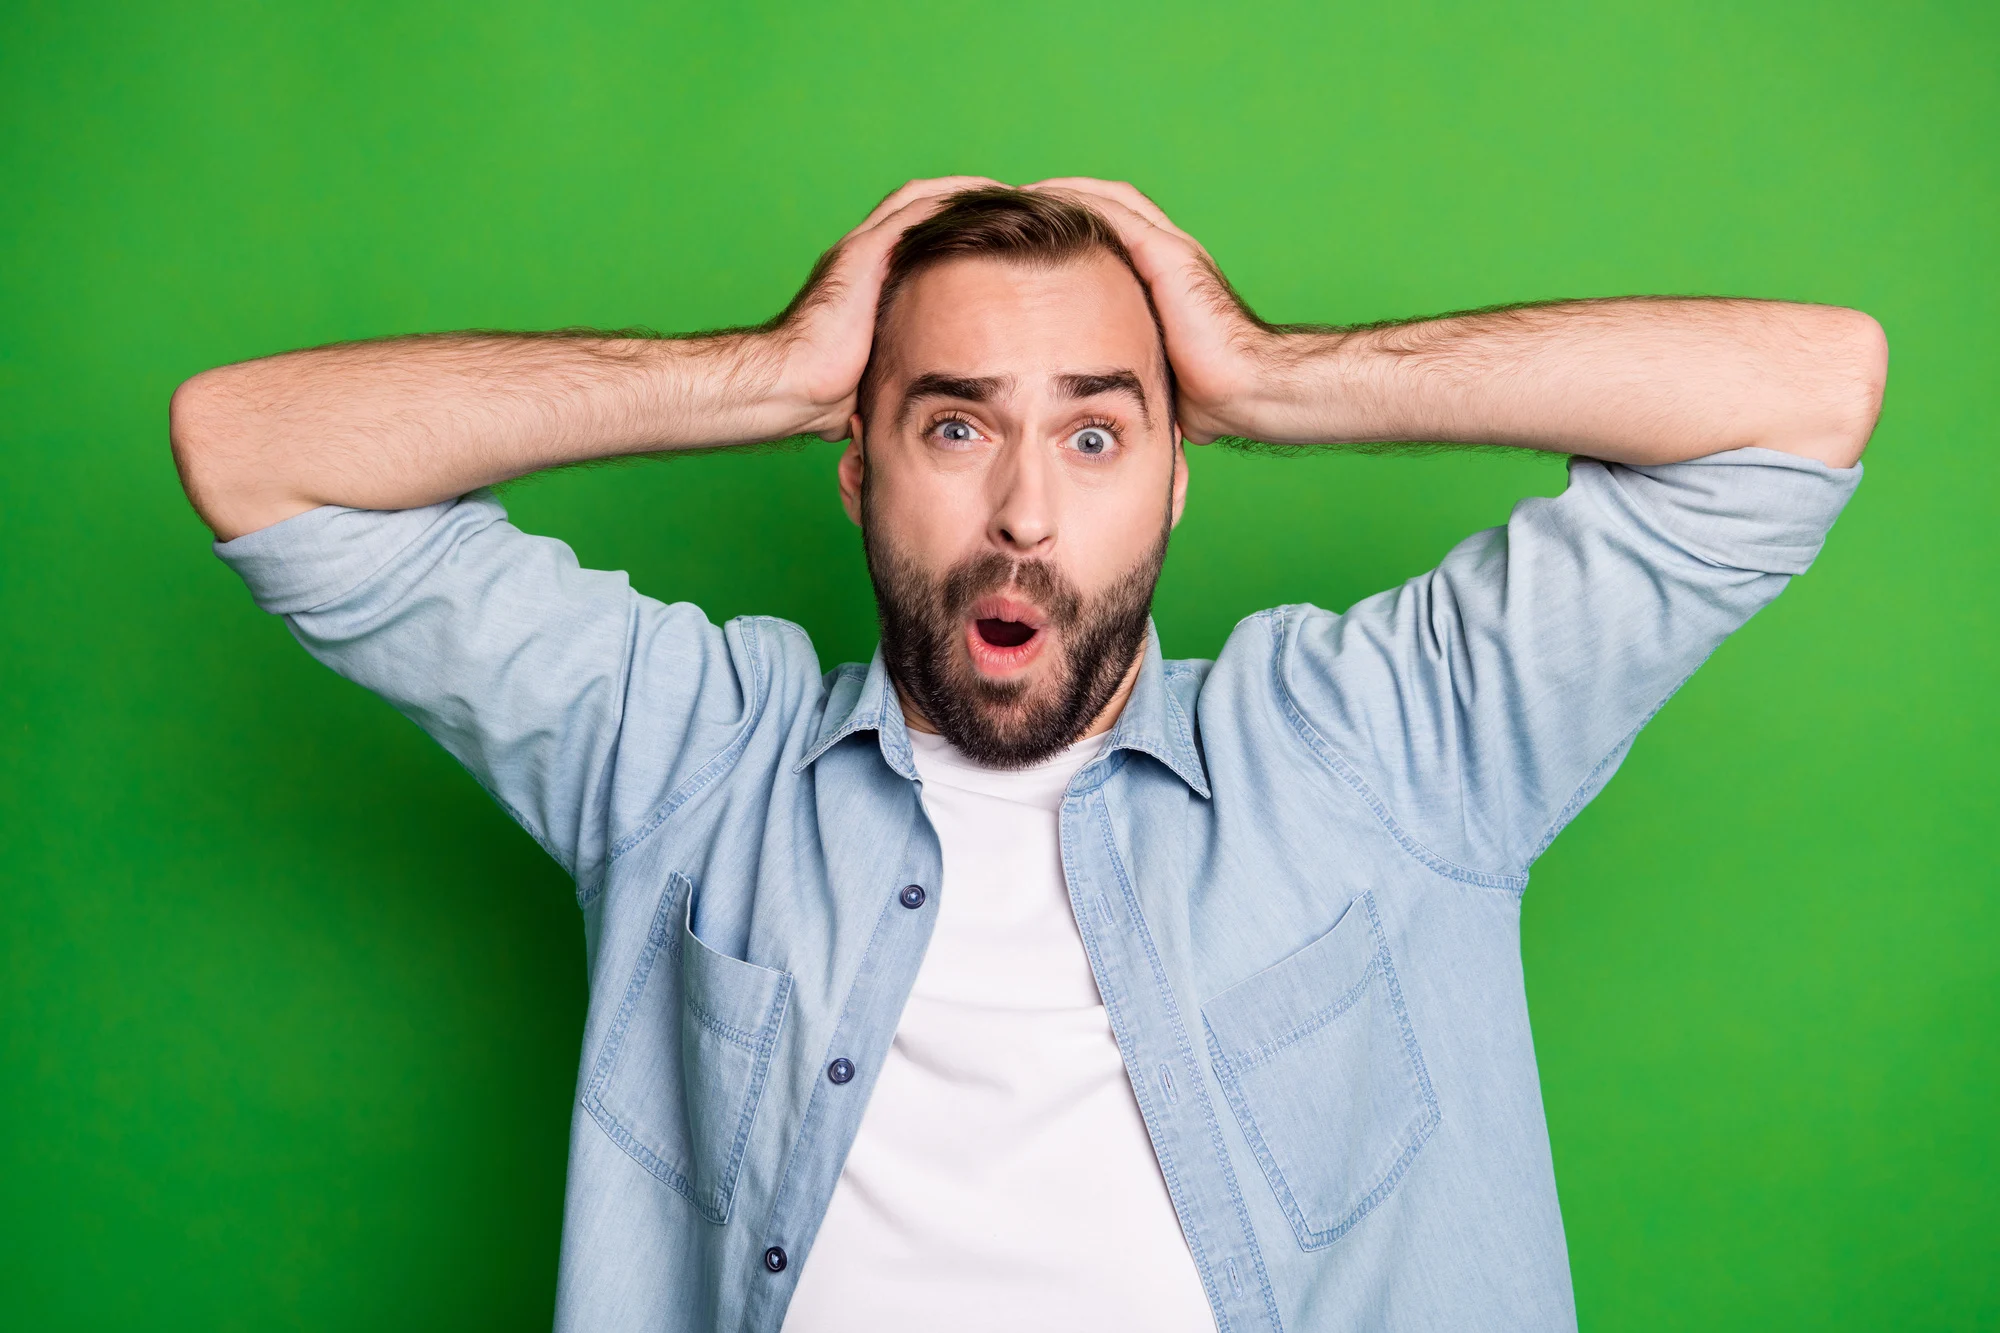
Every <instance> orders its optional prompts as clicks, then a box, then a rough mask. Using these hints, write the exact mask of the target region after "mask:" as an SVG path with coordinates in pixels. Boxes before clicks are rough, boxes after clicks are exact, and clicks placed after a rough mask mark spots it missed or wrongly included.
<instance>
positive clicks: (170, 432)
mask: <svg viewBox="0 0 2000 1333" xmlns="http://www.w3.org/2000/svg"><path fill="white" fill-rule="evenodd" d="M218 374H219V372H217V371H213V370H204V371H203V372H201V374H199V375H196V376H195V377H194V378H192V379H189V380H185V381H183V382H182V383H181V386H180V387H179V388H177V389H175V390H174V396H173V398H172V399H171V400H169V402H168V403H167V440H168V443H169V444H170V445H171V446H172V447H173V451H174V469H175V471H177V472H179V473H180V478H181V489H182V490H184V491H186V492H187V496H188V499H189V501H190V502H192V503H193V504H194V507H195V508H196V510H200V509H201V508H202V501H201V493H202V492H204V491H207V490H208V489H210V485H211V482H212V477H211V472H212V470H213V467H214V463H215V455H216V452H217V450H216V440H217V438H218V436H219V435H220V434H221V429H220V423H219V421H218V418H219V417H220V416H221V415H222V406H221V403H220V401H219V399H220V398H221V397H222V391H221V387H220V385H219V383H218V380H217V377H218ZM203 517H206V515H205V514H204V515H203Z"/></svg>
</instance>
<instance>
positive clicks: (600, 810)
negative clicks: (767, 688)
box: [215, 491, 755, 895]
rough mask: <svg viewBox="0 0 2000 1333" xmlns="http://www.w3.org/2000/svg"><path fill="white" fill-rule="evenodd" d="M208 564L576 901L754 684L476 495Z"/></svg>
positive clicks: (247, 547)
mask: <svg viewBox="0 0 2000 1333" xmlns="http://www.w3.org/2000/svg"><path fill="white" fill-rule="evenodd" d="M215 552H216V554H217V555H218V556H220V557H221V558H222V560H223V561H224V562H225V563H227V564H228V565H229V566H230V568H232V569H234V570H235V571H236V572H237V573H238V574H239V575H240V576H242V578H243V580H244V582H245V583H246V584H248V585H249V587H250V591H251V594H252V596H254V597H255V599H256V601H257V604H258V605H259V606H261V607H263V608H264V609H265V610H266V611H269V612H272V613H273V614H276V615H280V616H283V617H284V618H285V620H286V622H287V623H288V624H289V625H290V626H291V630H292V633H293V634H294V635H295V636H296V637H297V638H298V640H299V642H300V643H302V644H304V645H305V647H306V650H307V651H308V652H310V653H311V654H312V655H313V656H314V657H316V658H318V659H319V660H320V661H321V662H323V663H325V664H326V665H327V666H329V667H332V668H333V669H334V670H335V671H337V672H339V673H340V674H341V675H342V676H345V677H346V678H347V679H349V680H352V681H354V682H356V683H357V684H360V685H363V686H365V687H366V688H368V689H370V690H373V691H374V692H375V693H377V694H379V695H381V696H382V697H383V698H385V699H387V700H388V701H389V702H390V703H391V704H393V705H395V707H396V708H397V709H399V710H400V711H401V712H403V713H404V714H405V715H407V716H408V717H409V718H410V719H411V720H413V721H415V722H416V723H417V725H418V726H420V727H422V728H423V729H424V730H425V731H426V732H428V733H429V734H430V735H431V736H433V737H434V738H436V739H437V740H438V741H439V742H440V743H441V744H442V745H443V746H444V747H445V748H446V749H447V750H449V751H450V752H451V753H452V754H453V755H454V756H456V757H457V758H458V760H459V762H460V763H462V764H464V765H465V767H466V768H467V769H468V770H469V771H470V772H471V773H472V775H473V776H474V777H475V778H477V779H478V780H479V782H480V783H481V785H483V786H484V787H485V788H486V790H487V791H488V792H490V793H491V794H492V796H493V797H494V799H495V800H497V801H498V802H499V803H500V804H501V806H503V807H504V808H505V809H506V810H507V812H508V813H509V814H510V815H512V816H513V817H514V819H515V820H516V821H518V822H519V823H520V824H521V826H522V827H523V828H525V829H526V830H527V831H528V833H529V834H530V835H532V836H533V837H534V838H535V840H536V841H537V842H539V843H541V845H542V846H543V847H544V848H545V849H547V851H548V852H549V854H550V855H552V856H553V857H555V859H556V860H557V861H558V862H560V863H561V864H562V866H563V868H564V869H565V870H567V871H569V872H570V874H571V875H573V876H574V877H575V878H576V880H577V884H578V889H579V893H580V894H585V895H587V894H588V893H589V892H590V891H591V890H592V889H593V887H594V886H595V885H596V883H597V882H598V881H599V880H600V879H601V877H602V872H603V869H604V867H605V865H606V863H607V861H608V859H609V855H610V849H611V846H612V845H613V840H614V839H615V837H616V836H617V831H616V828H615V826H616V825H618V824H620V823H622V822H624V821H623V820H621V818H620V816H621V815H624V816H627V817H629V818H632V819H635V820H636V818H637V817H638V816H639V815H640V814H642V813H643V811H644V809H645V808H646V807H648V806H650V805H652V804H654V803H656V802H657V801H658V800H659V799H661V798H662V797H663V796H664V795H665V794H666V793H667V792H668V791H670V790H671V789H672V787H673V785H674V784H675V782H676V781H677V780H678V778H679V776H680V775H681V774H683V773H685V772H687V771H689V770H690V768H692V767H697V766H699V764H700V762H701V760H702V759H703V758H705V757H707V756H708V755H710V754H712V753H714V752H715V751H719V750H720V749H721V748H723V747H724V746H725V745H726V744H727V743H728V741H729V738H730V737H731V735H732V734H733V733H734V731H735V730H736V729H737V728H738V726H739V725H740V723H741V720H742V718H743V716H744V713H745V705H746V695H747V690H746V688H745V684H746V682H749V681H752V680H753V679H754V675H755V672H754V669H753V668H752V667H751V666H750V664H749V663H748V662H746V661H745V658H746V657H747V656H750V655H751V654H749V653H747V652H746V651H745V650H744V647H743V645H742V644H741V643H740V642H739V641H738V639H737V636H735V635H734V634H725V632H724V631H723V630H720V629H718V628H717V627H716V626H714V625H713V624H711V623H709V621H708V619H707V617H706V616H704V615H703V614H702V612H701V611H700V610H699V609H698V608H696V607H694V606H692V605H689V604H687V603H675V604H672V605H669V604H664V603H661V602H658V601H655V600H654V599H652V598H649V597H644V596H641V595H640V594H638V593H636V592H634V591H633V589H632V587H631V585H630V583H629V582H628V580H627V579H626V576H625V575H624V573H622V572H613V571H603V570H590V569H583V568H580V567H579V566H578V563H577V559H576V556H575V555H574V554H573V553H572V552H571V551H570V549H569V547H568V546H566V545H565V544H563V543H562V542H560V541H555V540H553V539H551V538H546V537H535V536H530V535H529V534H527V533H524V532H522V531H521V530H520V529H519V528H516V527H515V526H514V525H513V524H512V523H510V522H508V521H507V514H506V510H505V509H504V508H502V507H501V504H500V502H499V501H498V500H497V499H496V498H495V497H494V496H493V495H492V494H491V493H490V492H487V491H476V492H474V493H472V494H471V495H468V496H465V497H463V498H461V499H459V500H455V501H449V502H446V503H443V504H436V505H430V506H427V507H425V508H421V509H408V510H394V511H377V510H362V509H346V508H341V507H339V506H326V507H322V508H319V509H313V510H310V511H308V512H306V513H303V514H299V515H297V516H296V517H293V518H289V519H286V520H285V521H283V522H281V523H276V524H273V525H272V526H270V527H267V528H263V529H260V530H259V531H257V532H253V533H249V534H247V535H245V536H242V537H238V538H237V539H235V540H234V541H229V542H218V543H216V545H215ZM638 682H643V685H644V689H643V690H639V689H637V688H635V683H638ZM635 715H636V716H635Z"/></svg>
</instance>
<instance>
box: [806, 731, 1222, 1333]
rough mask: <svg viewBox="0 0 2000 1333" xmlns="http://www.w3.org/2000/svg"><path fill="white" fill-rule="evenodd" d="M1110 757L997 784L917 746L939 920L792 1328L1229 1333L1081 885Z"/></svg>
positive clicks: (1082, 752)
mask: <svg viewBox="0 0 2000 1333" xmlns="http://www.w3.org/2000/svg"><path fill="white" fill-rule="evenodd" d="M1103 743H1104V737H1102V736H1094V737H1090V738H1089V739H1087V740H1083V741H1079V742H1078V743H1077V744H1075V745H1072V746H1070V747H1069V748H1068V749H1067V750H1065V751H1063V752H1062V753H1061V754H1058V755H1056V756H1054V757H1053V758H1051V759H1049V760H1047V761H1045V762H1043V763H1041V764H1038V765H1036V766H1035V767H1033V768H1027V769H1018V770H999V769H991V768H984V767H981V766H979V765H977V764H974V763H973V762H972V761H970V760H968V759H966V758H965V757H964V756H963V755H961V754H959V752H958V751H957V750H955V749H954V748H952V746H951V745H950V743H949V742H947V741H945V740H944V739H943V738H942V737H938V736H930V735H925V734H922V733H919V732H911V733H910V745H911V748H912V750H913V751H914V752H915V757H916V763H917V772H918V774H919V775H921V776H922V778H923V784H924V785H923V800H924V808H925V810H926V811H927V812H928V813H929V815H930V818H931V823H932V824H933V825H934V826H935V827H936V829H937V833H938V838H939V841H940V842H942V844H943V851H944V886H943V892H942V893H941V894H940V895H939V904H938V918H937V923H936V925H935V926H934V927H933V933H932V935H931V941H930V947H929V949H928V950H927V952H926V953H925V954H924V961H923V965H922V967H921V968H919V969H918V972H917V979H916V984H915V987H914V988H913V990H912V991H911V994H910V999H909V1003H908V1005H907V1006H905V1008H904V1010H903V1015H902V1021H901V1022H900V1023H899V1024H898V1025H897V1027H896V1037H895V1041H894V1043H893V1044H892V1045H891V1047H890V1050H889V1056H888V1060H887V1063H885V1064H884V1066H883V1068H882V1074H881V1078H880V1079H879V1080H878V1082H877V1083H876V1085H875V1088H874V1091H873V1093H872V1094H871V1096H870V1098H869V1102H868V1109H867V1112H866V1113H865V1114H864V1115H863V1117H862V1120H861V1125H860V1128H859V1130H858V1131H857V1133H856V1135H855V1139H854V1146H853V1148H852V1149H851V1150H850V1151H849V1153H848V1157H847V1164H846V1166H845V1168H844V1169H843V1170H842V1172H841V1176H840V1181H839V1183H838V1184H837V1185H836V1186H835V1187H834V1192H833V1200H832V1203H831V1204H830V1205H829V1206H828V1208H827V1213H826V1220H825V1221H824V1222H823V1223H822V1224H821V1226H820V1229H819V1234H818V1236H817V1237H816V1238H815V1239H814V1241H813V1247H812V1251H811V1253H810V1254H809V1255H808V1256H807V1257H806V1263H805V1268H804V1270H803V1271H802V1272H801V1273H800V1274H799V1285H798V1289H797V1290H796V1291H795V1292H794V1293H793V1296H792V1301H791V1307H790V1309H789V1311H788V1312H787V1314H786V1317H785V1324H784V1333H848V1331H850V1330H852V1331H853V1333H861V1331H862V1330H866V1333H917V1331H918V1330H923V1331H924V1333H931V1330H937V1329H951V1330H954V1333H979V1331H980V1330H988V1329H991V1330H995V1331H996V1333H999V1331H1001V1330H1004V1331H1005V1333H1019V1330H1021V1329H1024V1328H1032V1329H1035V1330H1036V1331H1037V1333H1064V1331H1065V1330H1077V1331H1078V1333H1082V1331H1083V1330H1089V1333H1102V1331H1103V1330H1105V1329H1123V1328H1131V1329H1146V1330H1148V1333H1214V1330H1215V1320H1214V1317H1213V1316H1212V1315H1211V1314H1210V1313H1209V1307H1208V1298H1207V1296H1206V1295H1204V1294H1203V1292H1202V1288H1201V1279H1200V1277H1199V1276H1198V1275H1197V1274H1196V1272H1195V1267H1194V1260H1193V1258H1192V1257H1191V1256H1190V1255H1189V1254H1188V1248H1187V1242H1186V1241H1185V1240H1184V1239H1183V1238H1182V1236H1181V1229H1180V1221H1179V1219H1178V1218H1176V1217H1175V1215H1174V1209H1173V1204H1172V1202H1171V1200H1170V1199H1169V1198H1168V1196H1167V1187H1166V1182H1165V1181H1164V1180H1162V1179H1161V1176H1160V1166H1159V1161H1158V1159H1157V1158H1155V1157H1154V1155H1153V1146H1152V1142H1151V1140H1150V1139H1148V1137H1147V1135H1146V1125H1145V1121H1144V1120H1142V1119H1141V1118H1140V1116H1139V1105H1138V1102H1137V1101H1136V1100H1134V1098H1133V1096H1132V1085H1131V1083H1130V1082H1129V1081H1128V1080H1127V1079H1126V1076H1125V1066H1124V1064H1123V1062H1122V1061H1121V1060H1120V1059H1119V1055H1118V1046H1117V1043H1116V1042H1115V1041H1114V1040H1113V1039H1112V1036H1111V1025H1110V1022H1109V1020H1108V1019H1107V1018H1106V1016H1105V1012H1104V1002H1103V1000H1102V999H1101V998H1100V997H1099V996H1098V993H1097V982H1096V979H1095V978H1094V977H1093V976H1092V975H1091V971H1090V962H1089V959H1088V958H1087V957H1086V956H1085V954H1084V949H1083V939H1082V937H1081V936H1080V935H1079V934H1078V933H1077V929H1076V919H1075V917H1074V916H1073V915H1072V914H1071V911H1070V902H1069V891H1068V889H1067V887H1066V885H1065V883H1064V880H1063V873H1062V852H1061V844H1060V835H1059V831H1058V823H1057V820H1058V812H1059V811H1060V808H1061V806H1062V797H1063V792H1064V790H1065V789H1066V788H1067V787H1068V786H1069V782H1070V779H1071V778H1073V777H1074V776H1075V775H1076V772H1077V770H1078V769H1080V768H1082V767H1083V765H1084V764H1086V763H1088V762H1089V761H1090V760H1091V758H1092V757H1094V756H1095V755H1096V753H1097V751H1098V748H1099V747H1100V746H1101V745H1102V744H1103Z"/></svg>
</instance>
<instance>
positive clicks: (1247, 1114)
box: [1201, 893, 1438, 1250]
mask: <svg viewBox="0 0 2000 1333" xmlns="http://www.w3.org/2000/svg"><path fill="white" fill-rule="evenodd" d="M1201 1012H1202V1021H1203V1026H1204V1027H1205V1029H1206V1031H1207V1037H1208V1054H1209V1060H1210V1062H1211V1063H1212V1065H1213V1066H1214V1069H1215V1074H1216V1077H1217V1079H1218V1080H1219V1081H1220V1082H1221V1084H1222V1090H1223V1095H1224V1096H1225V1097H1226V1098H1227V1099H1228V1101H1229V1105H1230V1108H1231V1109H1232V1110H1233V1111H1234V1112H1235V1113H1236V1119H1237V1121H1238V1123H1239V1124H1241V1125H1242V1127H1243V1134H1244V1137H1246V1138H1247V1139H1248V1140H1249V1142H1250V1148H1251V1151H1252V1152H1254V1153H1255V1154H1256V1157H1257V1163H1258V1165H1259V1166H1261V1167H1262V1168H1263V1170H1264V1176H1265V1178H1266V1179H1267V1180H1269V1182H1270V1185H1271V1191H1272V1193H1273V1194H1275V1195H1276V1196H1277V1199H1278V1204H1279V1206H1280V1207H1282V1208H1283V1209H1284V1212H1285V1216H1286V1217H1287V1218H1288V1219H1289V1220H1290V1222H1291V1224H1292V1230H1293V1232H1294V1233H1296V1235H1297V1236H1298V1241H1299V1246H1300V1248H1302V1249H1306V1250H1317V1249H1322V1248H1324V1247H1326V1246H1328V1245H1331V1244H1333V1243H1334V1242H1335V1241H1337V1240H1339V1239H1340V1238H1341V1237H1342V1236H1344V1235H1346V1234H1347V1233H1348V1232H1349V1231H1350V1230H1352V1229H1353V1228H1354V1226H1355V1225H1356V1224H1357V1223H1359V1222H1360V1221H1361V1219H1362V1218H1364V1217H1366V1216H1367V1215H1368V1214H1369V1212H1370V1211H1372V1210H1373V1209H1374V1208H1375V1206H1376V1205H1377V1204H1379V1203H1381V1202H1382V1201H1383V1200H1384V1199H1386V1198H1388V1197H1389V1195H1390V1194H1391V1193H1392V1192H1394V1190H1395V1188H1396V1186H1397V1185H1398V1184H1399V1183H1400V1182H1401V1181H1402V1179H1403V1177H1404V1175H1405V1174H1406V1173H1407V1172H1408V1171H1409V1169H1410V1167H1411V1164H1412V1163H1413V1162H1414V1161H1415V1160H1416V1157H1417V1153H1418V1151H1419V1150H1420V1149H1421V1148H1422V1147H1423V1146H1424V1143H1425V1141H1426V1140H1428V1139H1429V1138H1430V1136H1431V1131H1432V1130H1434V1129H1435V1128H1437V1123H1438V1103H1437V1097H1436V1095H1435V1093H1433V1091H1432V1089H1431V1081H1430V1075H1429V1074H1428V1073H1427V1072H1425V1069H1424V1059H1423V1053H1422V1052H1421V1051H1420V1050H1419V1049H1418V1047H1417V1037H1416V1033H1415V1032H1413V1031H1412V1030H1411V1028H1410V1015H1409V1011H1408V1010H1407V1009H1406V1008H1405V1007H1404V1004H1403V992H1402V988H1401V986H1399V985H1398V984H1397V981H1396V967H1395V963H1394V960H1392V959H1391V958H1390V956H1389V945H1388V941H1387V939H1386V938H1385V937H1384V935H1383V932H1382V921H1381V917H1380V915H1379V914H1378V912H1377V910H1376V904H1375V895H1374V894H1372V893H1364V894H1362V895H1361V896H1360V897H1359V898H1356V899H1355V900H1354V901H1353V902H1352V903H1350V904H1349V905H1348V907H1347V910H1346V911H1345V912H1344V913H1342V915H1341V918H1340V920H1339V921H1338V922H1336V923H1335V925H1334V927H1333V929H1332V930H1329V931H1328V932H1327V933H1326V934H1324V935H1322V936H1320V937H1319V938H1318V939H1316V940H1314V941H1313V942H1312V943H1311V944H1308V945H1307V946H1306V947H1305V948H1303V949H1300V950H1299V951H1298V952H1296V953H1294V954H1291V955H1289V956H1288V957H1286V958H1284V959H1282V960H1281V961H1279V962H1277V963H1274V964H1273V965H1272V966H1270V967H1267V968H1265V969H1264V970H1263V971H1262V972H1259V973H1257V974H1255V975H1254V976H1251V977H1249V978H1248V979H1246V980H1244V981H1241V982H1238V983H1237V984H1236V985H1234V986H1231V987H1230V988H1229V989H1228V990H1225V991H1223V992H1222V993H1221V994H1220V995H1217V996H1216V997H1215V998H1214V999H1212V1000H1210V1001H1208V1002H1207V1003H1206V1004H1204V1005H1202V1007H1201Z"/></svg>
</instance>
